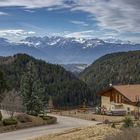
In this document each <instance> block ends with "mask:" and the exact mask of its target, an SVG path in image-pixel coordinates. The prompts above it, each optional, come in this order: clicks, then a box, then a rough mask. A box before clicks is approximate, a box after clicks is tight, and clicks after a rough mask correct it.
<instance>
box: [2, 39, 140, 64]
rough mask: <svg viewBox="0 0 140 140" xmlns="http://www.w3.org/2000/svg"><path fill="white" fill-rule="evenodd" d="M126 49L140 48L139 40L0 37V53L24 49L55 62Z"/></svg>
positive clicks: (85, 61)
mask: <svg viewBox="0 0 140 140" xmlns="http://www.w3.org/2000/svg"><path fill="white" fill-rule="evenodd" d="M130 50H140V44H134V43H131V42H129V41H128V42H126V41H122V40H115V39H108V40H101V39H98V38H96V39H85V38H66V37H60V36H50V37H49V36H45V37H27V38H25V39H24V40H21V42H19V43H13V42H12V43H11V42H9V41H8V40H7V39H5V38H0V56H7V55H13V54H16V53H27V54H29V55H32V56H34V57H36V58H40V59H43V60H46V61H48V62H50V63H57V64H75V63H76V64H90V63H92V62H93V61H94V60H96V59H97V58H99V57H101V56H103V55H105V54H108V53H113V52H122V51H130Z"/></svg>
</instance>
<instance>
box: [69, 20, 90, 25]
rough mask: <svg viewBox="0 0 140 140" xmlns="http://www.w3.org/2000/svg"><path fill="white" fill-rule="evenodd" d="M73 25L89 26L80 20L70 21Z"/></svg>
mask: <svg viewBox="0 0 140 140" xmlns="http://www.w3.org/2000/svg"><path fill="white" fill-rule="evenodd" d="M70 22H71V23H73V24H76V25H81V26H89V25H88V24H87V23H86V22H84V21H78V20H72V21H70Z"/></svg>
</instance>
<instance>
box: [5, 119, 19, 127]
mask: <svg viewBox="0 0 140 140" xmlns="http://www.w3.org/2000/svg"><path fill="white" fill-rule="evenodd" d="M17 123H18V122H17V120H16V119H15V118H7V119H3V125H16V124H17Z"/></svg>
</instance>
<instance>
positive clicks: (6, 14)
mask: <svg viewBox="0 0 140 140" xmlns="http://www.w3.org/2000/svg"><path fill="white" fill-rule="evenodd" d="M8 15H9V14H8V13H5V12H1V11H0V16H8Z"/></svg>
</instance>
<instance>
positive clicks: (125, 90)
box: [100, 84, 140, 102]
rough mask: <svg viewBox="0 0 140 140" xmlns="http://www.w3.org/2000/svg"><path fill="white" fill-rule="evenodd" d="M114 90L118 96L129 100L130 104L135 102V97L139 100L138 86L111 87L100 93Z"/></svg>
mask: <svg viewBox="0 0 140 140" xmlns="http://www.w3.org/2000/svg"><path fill="white" fill-rule="evenodd" d="M111 89H115V90H117V91H118V92H119V93H120V94H122V95H123V96H125V97H126V98H127V99H129V100H130V101H131V102H136V96H138V97H139V100H140V84H137V85H116V86H112V87H110V88H108V89H106V90H104V91H103V92H101V93H100V95H102V93H105V92H106V91H108V90H111Z"/></svg>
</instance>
